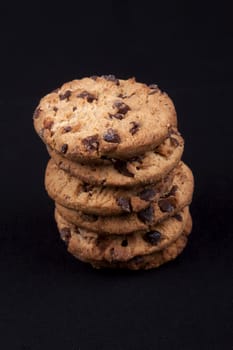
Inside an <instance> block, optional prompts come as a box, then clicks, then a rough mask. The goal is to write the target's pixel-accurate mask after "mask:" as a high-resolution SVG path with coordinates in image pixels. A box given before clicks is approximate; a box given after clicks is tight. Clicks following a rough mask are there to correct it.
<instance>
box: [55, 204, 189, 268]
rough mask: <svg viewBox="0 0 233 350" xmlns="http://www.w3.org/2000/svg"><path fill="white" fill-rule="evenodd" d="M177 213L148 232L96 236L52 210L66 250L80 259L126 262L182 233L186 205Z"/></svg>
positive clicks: (166, 245) (156, 249)
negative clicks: (65, 244) (178, 217)
mask: <svg viewBox="0 0 233 350" xmlns="http://www.w3.org/2000/svg"><path fill="white" fill-rule="evenodd" d="M179 216H180V217H181V219H178V220H177V217H176V216H175V217H170V218H168V219H167V220H165V221H163V222H162V223H160V224H158V225H156V227H155V229H154V230H153V231H150V232H147V233H140V232H138V233H132V234H131V235H127V236H125V235H121V236H103V235H102V236H99V235H98V234H96V233H94V232H90V231H88V230H83V229H80V228H79V227H77V226H75V225H73V224H70V223H68V222H67V221H66V220H65V219H64V218H63V217H62V216H60V214H59V213H58V211H55V218H56V221H57V225H58V229H59V232H60V234H61V238H62V239H63V240H64V241H66V243H67V245H68V251H69V252H70V253H71V254H73V255H74V256H76V257H77V258H79V259H80V260H83V261H95V262H100V263H101V262H109V263H116V262H125V263H127V262H128V261H130V260H131V259H133V258H135V257H138V256H145V255H146V256H147V255H149V254H153V253H155V252H161V251H162V250H164V249H165V248H166V247H168V246H170V245H171V244H172V243H173V242H175V241H176V240H177V239H178V238H179V237H180V236H181V235H182V232H183V231H184V230H185V227H186V224H187V223H189V226H190V220H191V219H190V214H189V209H188V207H186V208H184V209H183V210H182V211H181V212H179Z"/></svg>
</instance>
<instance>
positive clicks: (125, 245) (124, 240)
mask: <svg viewBox="0 0 233 350" xmlns="http://www.w3.org/2000/svg"><path fill="white" fill-rule="evenodd" d="M121 245H122V247H127V245H128V241H127V239H123V241H122V242H121Z"/></svg>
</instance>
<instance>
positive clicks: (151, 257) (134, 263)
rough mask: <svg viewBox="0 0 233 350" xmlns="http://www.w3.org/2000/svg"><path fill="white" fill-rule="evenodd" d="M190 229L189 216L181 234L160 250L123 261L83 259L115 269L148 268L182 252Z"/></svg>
mask: <svg viewBox="0 0 233 350" xmlns="http://www.w3.org/2000/svg"><path fill="white" fill-rule="evenodd" d="M191 229H192V219H191V216H190V218H189V219H188V222H187V224H186V227H185V229H184V231H183V233H182V234H181V236H180V237H179V238H178V239H177V240H176V241H175V242H173V243H172V244H171V245H170V246H168V247H167V248H164V249H163V250H161V251H158V252H155V253H152V254H148V255H138V256H135V257H134V258H132V259H130V260H128V261H125V262H108V261H104V260H103V261H91V260H89V261H85V262H88V263H90V264H91V265H92V266H93V267H94V268H97V269H100V268H115V269H129V270H149V269H152V268H156V267H159V266H160V265H162V264H165V263H166V262H169V261H171V260H174V259H175V258H176V257H177V256H178V255H179V254H181V253H182V251H183V250H184V248H185V247H186V245H187V242H188V238H187V236H188V235H189V234H190V232H191Z"/></svg>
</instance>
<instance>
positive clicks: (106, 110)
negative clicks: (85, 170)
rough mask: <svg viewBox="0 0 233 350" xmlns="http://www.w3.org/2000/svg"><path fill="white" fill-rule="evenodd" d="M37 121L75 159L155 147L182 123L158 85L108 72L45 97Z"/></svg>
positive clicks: (49, 138) (49, 139)
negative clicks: (179, 122)
mask: <svg viewBox="0 0 233 350" xmlns="http://www.w3.org/2000/svg"><path fill="white" fill-rule="evenodd" d="M33 119H34V127H35V130H36V132H37V133H38V134H39V136H40V137H41V138H42V140H43V141H44V142H45V143H46V144H47V145H49V146H50V147H51V148H52V149H53V150H56V151H57V152H59V153H61V154H63V155H64V156H65V157H66V158H68V159H71V160H74V161H82V162H94V161H98V160H99V159H101V158H102V157H106V156H107V157H110V158H118V159H125V158H130V157H134V156H136V155H138V154H142V153H144V152H146V151H148V150H151V149H154V148H155V146H157V145H159V144H160V143H161V142H162V141H163V140H164V139H165V138H166V136H167V135H168V133H169V128H170V127H171V126H174V127H176V126H177V117H176V111H175V107H174V105H173V103H172V101H171V99H170V98H169V97H168V95H167V94H166V93H163V92H161V91H160V90H159V88H158V87H157V86H155V85H151V86H147V85H146V84H142V83H138V82H136V81H135V79H134V78H131V79H128V80H120V79H116V78H115V77H114V76H112V75H110V76H102V77H91V78H83V79H80V80H73V81H71V82H68V83H66V84H64V85H62V87H61V88H59V89H57V90H55V91H53V92H51V93H50V94H48V95H46V96H45V97H44V98H42V99H41V101H40V103H39V105H38V107H37V108H36V110H35V112H34V117H33Z"/></svg>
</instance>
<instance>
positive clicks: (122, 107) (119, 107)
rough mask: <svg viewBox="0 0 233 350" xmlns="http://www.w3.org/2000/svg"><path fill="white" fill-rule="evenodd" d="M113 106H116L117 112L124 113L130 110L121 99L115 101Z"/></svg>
mask: <svg viewBox="0 0 233 350" xmlns="http://www.w3.org/2000/svg"><path fill="white" fill-rule="evenodd" d="M113 107H115V108H117V110H118V113H121V114H126V113H127V112H128V111H129V110H130V107H129V106H128V105H127V104H126V103H124V102H122V101H115V102H114V104H113Z"/></svg>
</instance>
